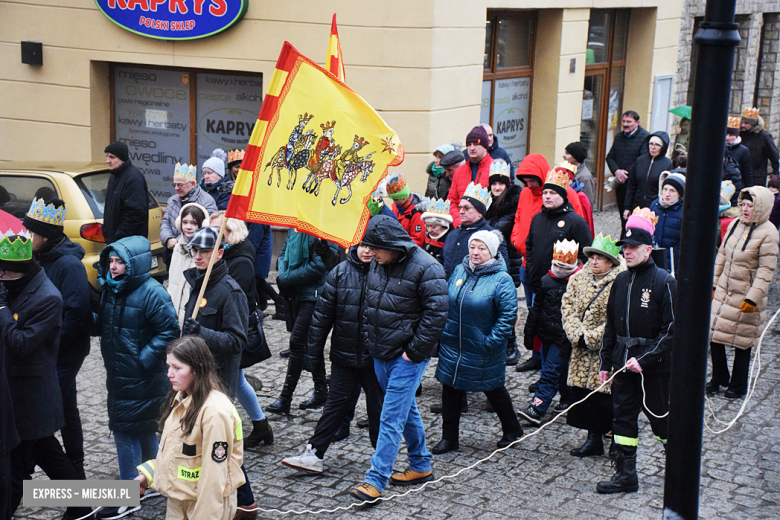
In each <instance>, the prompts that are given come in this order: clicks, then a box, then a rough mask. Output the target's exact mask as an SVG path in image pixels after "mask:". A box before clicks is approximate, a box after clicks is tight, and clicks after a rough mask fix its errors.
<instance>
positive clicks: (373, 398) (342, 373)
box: [309, 363, 385, 453]
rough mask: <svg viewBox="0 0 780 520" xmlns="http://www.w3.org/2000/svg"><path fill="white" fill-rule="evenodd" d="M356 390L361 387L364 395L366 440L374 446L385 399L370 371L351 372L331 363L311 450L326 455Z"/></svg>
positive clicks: (352, 370)
mask: <svg viewBox="0 0 780 520" xmlns="http://www.w3.org/2000/svg"><path fill="white" fill-rule="evenodd" d="M359 387H362V388H363V391H364V392H365V394H366V411H367V412H368V436H369V438H370V439H371V445H372V446H376V440H377V438H378V437H379V418H380V417H381V415H382V403H383V402H384V399H385V396H384V393H383V392H382V388H381V387H380V386H379V381H377V378H376V372H375V371H374V367H373V366H371V367H366V368H352V367H345V366H341V365H337V364H335V363H334V364H332V365H331V367H330V390H329V391H328V401H327V403H325V408H324V409H323V410H322V417H320V420H319V421H317V427H316V428H315V429H314V436H313V437H312V438H311V439H310V440H309V444H311V445H312V447H314V448H316V449H317V450H319V451H321V452H323V453H324V452H325V451H327V449H328V446H330V443H331V440H332V439H333V436H334V435H335V434H336V432H337V431H338V429H339V428H340V427H341V425H342V423H343V422H344V417H346V415H347V412H348V410H349V409H350V407H351V406H352V402H353V399H354V394H355V389H356V388H359Z"/></svg>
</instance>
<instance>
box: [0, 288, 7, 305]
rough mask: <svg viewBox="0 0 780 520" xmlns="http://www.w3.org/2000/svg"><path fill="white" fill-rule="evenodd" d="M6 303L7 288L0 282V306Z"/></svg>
mask: <svg viewBox="0 0 780 520" xmlns="http://www.w3.org/2000/svg"><path fill="white" fill-rule="evenodd" d="M7 305H8V288H6V286H5V284H4V283H0V307H6V306H7Z"/></svg>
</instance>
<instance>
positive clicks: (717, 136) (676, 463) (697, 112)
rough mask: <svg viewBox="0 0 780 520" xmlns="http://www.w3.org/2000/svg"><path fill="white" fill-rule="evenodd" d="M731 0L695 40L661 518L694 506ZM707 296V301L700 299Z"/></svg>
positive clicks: (721, 0) (732, 43) (731, 43)
mask: <svg viewBox="0 0 780 520" xmlns="http://www.w3.org/2000/svg"><path fill="white" fill-rule="evenodd" d="M735 7H736V0H708V1H707V7H706V11H705V14H704V22H703V23H702V24H701V26H700V28H699V31H698V32H697V33H696V36H695V37H694V42H695V44H696V45H698V51H699V52H698V59H697V62H696V70H695V72H694V74H695V78H696V79H695V84H694V90H693V108H692V110H693V111H692V116H691V135H690V140H689V153H688V168H687V172H686V181H685V192H686V196H685V198H684V203H683V204H684V205H683V222H682V238H681V240H680V269H679V272H678V279H677V298H676V304H675V317H674V318H675V319H674V322H675V323H674V344H673V357H672V382H671V395H670V403H669V439H668V444H667V450H666V478H665V481H664V518H665V519H666V518H669V519H672V518H674V519H677V518H681V519H684V520H693V519H695V518H697V517H698V511H699V478H700V476H701V475H700V474H701V448H702V426H703V420H704V386H705V381H706V376H707V353H708V348H709V328H710V305H708V304H707V303H708V302H710V301H711V299H712V277H713V271H714V263H715V251H716V249H715V245H716V233H717V229H718V220H717V218H718V217H717V215H718V199H719V192H720V181H721V172H722V169H723V154H724V151H725V150H724V148H725V137H726V119H727V117H728V112H729V104H730V98H731V72H732V70H733V67H734V48H735V47H736V46H737V45H738V44H739V33H738V32H737V25H736V24H735V23H734V11H735ZM705 302H706V303H705Z"/></svg>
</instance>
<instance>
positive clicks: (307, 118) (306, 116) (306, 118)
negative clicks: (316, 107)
mask: <svg viewBox="0 0 780 520" xmlns="http://www.w3.org/2000/svg"><path fill="white" fill-rule="evenodd" d="M312 117H314V114H312V115H309V113H308V112H306V113H305V114H303V115H300V114H298V122H299V123H304V122H306V123H308V122H309V121H311V118H312Z"/></svg>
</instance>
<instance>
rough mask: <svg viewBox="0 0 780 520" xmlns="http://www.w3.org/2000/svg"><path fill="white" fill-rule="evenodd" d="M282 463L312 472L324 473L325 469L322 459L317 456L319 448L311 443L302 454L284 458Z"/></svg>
mask: <svg viewBox="0 0 780 520" xmlns="http://www.w3.org/2000/svg"><path fill="white" fill-rule="evenodd" d="M282 464H284V465H285V466H290V467H291V468H295V469H302V470H304V471H311V472H312V473H322V471H323V467H322V459H321V458H319V457H318V456H317V450H316V449H314V448H313V447H312V445H311V444H307V445H306V447H305V448H304V449H303V451H302V452H301V454H300V455H296V456H295V457H287V458H286V459H283V460H282Z"/></svg>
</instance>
